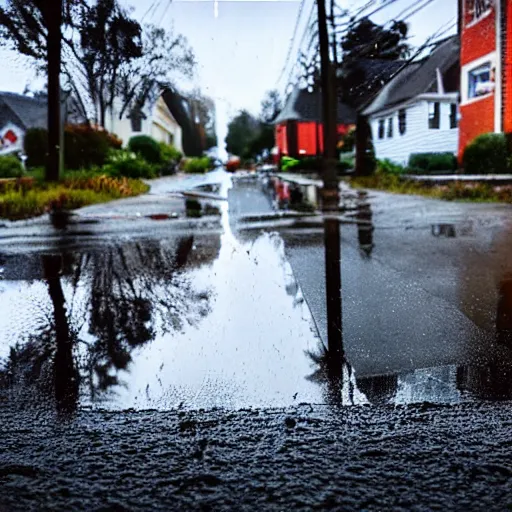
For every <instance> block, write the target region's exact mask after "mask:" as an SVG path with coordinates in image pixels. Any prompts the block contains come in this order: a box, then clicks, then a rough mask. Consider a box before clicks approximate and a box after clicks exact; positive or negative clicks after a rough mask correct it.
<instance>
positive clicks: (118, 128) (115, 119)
mask: <svg viewBox="0 0 512 512" xmlns="http://www.w3.org/2000/svg"><path fill="white" fill-rule="evenodd" d="M119 109H120V104H118V103H116V104H115V105H114V111H113V112H112V114H111V115H109V116H107V122H106V123H105V124H106V129H107V130H108V131H110V132H112V133H115V134H116V135H117V136H118V137H119V138H120V139H122V141H123V144H124V145H125V146H126V145H127V144H128V142H129V140H130V139H131V138H132V137H135V136H136V135H149V136H151V137H153V138H155V139H156V140H157V141H159V142H166V143H169V142H171V140H172V143H173V145H174V146H175V147H176V149H178V150H179V151H181V152H183V145H182V129H181V126H180V125H179V124H178V123H177V122H176V120H175V119H174V118H173V117H172V115H171V114H170V113H169V112H168V108H167V106H166V104H165V102H164V100H163V99H162V98H161V97H160V98H159V99H158V101H157V103H156V104H155V105H154V106H153V108H147V107H146V108H144V110H143V113H144V115H145V116H146V119H142V122H141V130H140V132H134V131H132V123H131V120H130V119H129V118H128V117H126V115H125V116H123V118H122V119H119V116H118V114H117V113H116V112H119Z"/></svg>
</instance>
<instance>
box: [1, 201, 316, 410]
mask: <svg viewBox="0 0 512 512" xmlns="http://www.w3.org/2000/svg"><path fill="white" fill-rule="evenodd" d="M226 207H227V205H225V206H224V208H226ZM226 213H227V212H226V211H224V212H223V226H224V233H223V234H222V235H201V236H192V235H190V236H181V237H176V238H169V239H166V240H162V241H160V240H144V241H140V242H127V243H121V242H119V243H115V244H113V245H111V246H108V247H102V248H101V249H97V250H83V251H80V252H76V253H73V254H69V253H66V252H60V253H57V254H50V255H42V256H37V257H36V258H35V257H34V256H33V255H32V256H27V257H25V256H19V257H16V258H12V260H9V259H8V260H7V261H6V262H5V267H4V269H5V270H6V275H8V276H9V277H10V279H11V280H10V281H7V280H5V279H4V280H3V281H2V283H3V285H4V288H3V293H1V294H0V301H1V307H2V310H3V311H7V312H8V314H7V315H6V316H4V317H2V318H1V319H0V336H1V339H2V342H3V344H2V345H0V358H1V359H0V361H1V363H0V368H1V372H0V387H1V388H3V389H4V390H8V391H10V392H11V396H12V397H13V398H15V399H16V400H17V401H20V400H23V399H24V398H26V400H27V403H29V404H30V405H33V404H34V403H37V402H39V401H41V400H43V399H44V401H45V402H46V403H54V404H55V406H56V407H57V409H59V410H62V411H63V412H72V411H73V410H75V409H76V408H77V407H78V406H92V407H97V406H100V407H103V408H112V409H127V408H137V409H146V408H158V409H169V408H176V407H181V408H189V409H198V408H202V407H205V408H206V407H215V406H218V407H227V408H240V407H247V406H254V407H258V406H259V407H263V406H288V405H292V404H294V403H300V402H309V403H320V402H322V393H321V390H320V388H319V386H318V385H316V384H315V383H313V382H311V381H309V380H307V379H306V378H305V377H306V376H307V375H308V374H309V373H310V366H311V362H310V360H309V359H308V358H307V357H306V356H305V352H307V351H312V350H314V349H315V348H316V347H317V346H318V339H317V335H316V333H315V330H314V326H313V320H312V317H311V314H310V312H309V309H308V307H307V305H306V303H305V301H304V300H303V297H302V292H301V290H300V287H299V286H298V284H297V283H296V281H295V279H294V277H293V273H292V271H291V267H290V265H289V264H288V262H287V260H286V258H285V256H284V244H283V241H282V239H281V238H280V237H279V236H278V235H270V234H263V235H261V236H260V237H259V238H258V239H257V240H255V241H253V242H252V243H248V244H241V243H240V242H238V241H237V240H236V238H235V237H234V235H233V233H232V232H231V229H230V227H229V221H228V219H227V215H226ZM35 260H38V261H37V262H36V263H34V262H35ZM28 267H30V270H28ZM21 276H24V277H25V278H26V279H28V281H22V280H21V279H20V277H21ZM269 298H271V300H269ZM28 318H30V319H31V320H29V319H28Z"/></svg>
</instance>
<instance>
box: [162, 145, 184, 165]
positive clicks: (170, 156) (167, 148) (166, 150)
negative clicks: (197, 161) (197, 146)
mask: <svg viewBox="0 0 512 512" xmlns="http://www.w3.org/2000/svg"><path fill="white" fill-rule="evenodd" d="M159 146H160V155H161V160H162V162H168V161H172V162H176V163H177V162H179V161H180V160H181V159H182V158H183V154H182V153H181V152H180V151H178V150H177V149H176V148H175V147H174V146H173V145H172V144H166V143H165V142H160V143H159Z"/></svg>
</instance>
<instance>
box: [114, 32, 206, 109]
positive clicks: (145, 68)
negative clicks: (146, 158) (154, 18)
mask: <svg viewBox="0 0 512 512" xmlns="http://www.w3.org/2000/svg"><path fill="white" fill-rule="evenodd" d="M195 64H196V62H195V57H194V52H193V51H192V49H191V47H190V45H189V44H188V41H187V39H186V38H185V37H184V36H183V35H181V34H174V33H172V32H170V31H167V30H165V29H163V28H160V27H155V26H153V25H148V26H146V27H145V28H144V31H143V42H142V54H141V56H140V57H139V58H136V59H132V60H130V61H128V62H126V63H125V64H124V66H122V67H121V69H120V71H119V76H120V80H119V90H118V93H119V95H120V98H121V99H122V107H121V109H120V111H119V118H120V119H121V118H122V117H123V115H124V114H125V113H126V112H127V111H132V110H134V109H142V108H143V107H144V105H145V104H146V103H148V102H150V103H151V102H153V101H155V100H156V98H157V97H158V96H159V95H160V94H161V92H162V89H165V88H173V83H174V81H175V80H176V78H177V77H178V76H182V77H187V78H190V77H192V75H193V71H194V68H195Z"/></svg>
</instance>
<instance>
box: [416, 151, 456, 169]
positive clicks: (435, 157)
mask: <svg viewBox="0 0 512 512" xmlns="http://www.w3.org/2000/svg"><path fill="white" fill-rule="evenodd" d="M408 167H409V171H412V172H435V171H455V170H457V158H456V156H455V155H454V154H453V153H413V154H412V155H411V156H410V157H409V164H408Z"/></svg>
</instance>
